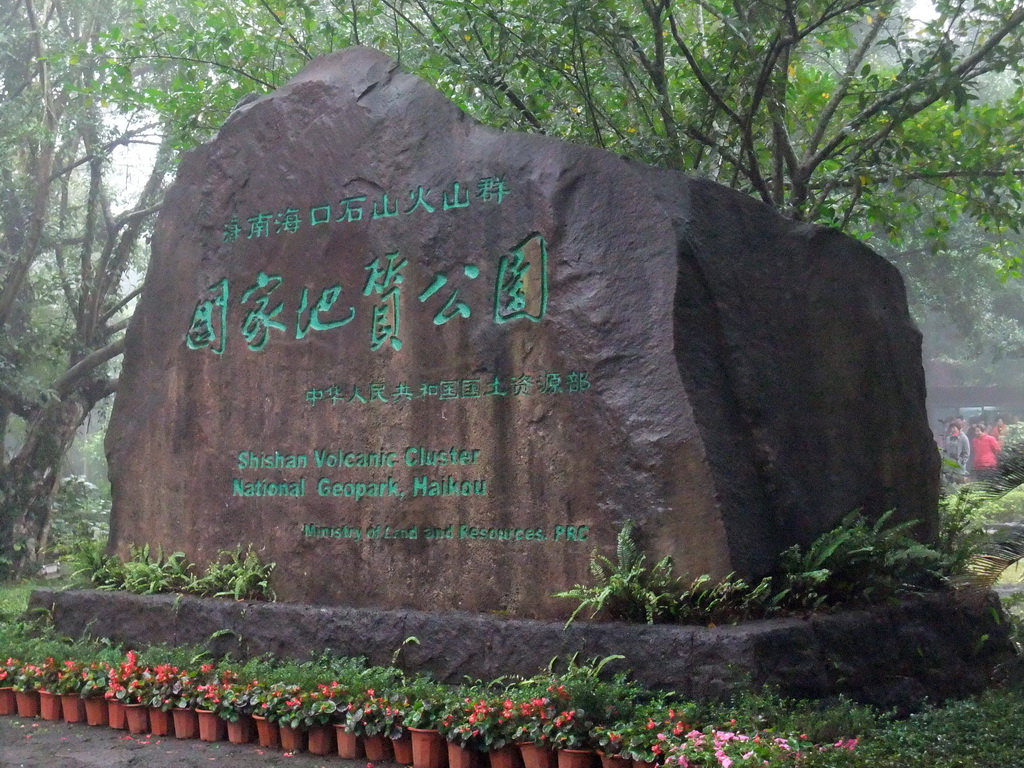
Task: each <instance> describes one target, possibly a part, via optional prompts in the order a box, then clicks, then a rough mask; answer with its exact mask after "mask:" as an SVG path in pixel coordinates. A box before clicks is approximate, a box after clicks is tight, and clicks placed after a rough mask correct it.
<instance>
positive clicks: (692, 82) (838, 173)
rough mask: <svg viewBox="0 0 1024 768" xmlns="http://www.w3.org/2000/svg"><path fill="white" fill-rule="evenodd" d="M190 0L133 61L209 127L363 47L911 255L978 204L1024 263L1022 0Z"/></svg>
mask: <svg viewBox="0 0 1024 768" xmlns="http://www.w3.org/2000/svg"><path fill="white" fill-rule="evenodd" d="M175 7H176V8H177V9H178V15H175V16H172V17H170V18H169V17H168V14H167V12H166V8H162V7H160V6H154V5H153V4H149V5H147V11H146V12H145V15H144V16H142V17H140V19H139V20H138V21H137V23H136V26H135V28H134V29H133V31H132V35H131V40H130V42H131V45H129V47H128V48H123V47H122V49H121V50H122V57H121V58H120V62H121V64H122V65H123V66H125V67H132V66H138V65H139V64H140V63H143V62H145V63H146V64H147V66H148V65H149V64H151V63H152V62H153V61H155V60H160V61H164V62H174V63H175V65H176V66H177V67H178V68H179V71H180V72H186V71H187V73H188V75H189V81H190V82H198V83H201V84H202V87H203V88H204V90H205V92H206V97H207V98H206V99H205V100H204V101H203V102H202V104H203V108H201V109H195V108H194V107H197V106H198V104H197V100H196V98H195V90H191V89H188V88H185V89H184V90H183V91H182V92H176V93H174V94H168V95H160V96H159V99H160V100H161V103H160V104H159V105H157V106H159V107H160V108H162V109H165V110H168V111H169V113H170V114H175V115H176V122H177V124H179V125H186V124H188V126H189V127H190V128H192V129H196V128H199V127H204V128H205V129H206V131H208V130H210V129H211V128H212V127H213V126H214V125H215V124H219V122H220V119H221V118H222V117H223V116H224V115H225V110H226V109H227V108H229V107H230V104H233V103H234V101H236V100H237V99H238V98H239V97H240V96H242V95H243V94H244V93H245V92H246V91H247V90H250V89H255V90H266V89H269V88H272V87H275V86H276V85H278V84H279V83H280V82H281V80H282V79H283V78H284V76H285V75H288V74H290V73H292V72H293V71H294V70H295V69H296V68H297V67H298V66H299V64H300V63H302V62H303V61H304V60H306V59H308V58H310V57H312V56H314V55H316V54H319V53H324V52H327V51H329V50H332V49H334V48H336V47H339V46H342V45H347V44H354V43H363V44H367V43H368V44H371V45H375V46H377V47H380V48H382V49H384V50H385V51H387V52H389V53H391V54H392V55H394V56H396V57H398V58H399V59H400V60H401V61H402V62H403V64H404V65H405V66H406V67H408V68H410V69H412V70H413V71H416V72H418V73H419V74H421V75H423V76H425V77H426V78H427V79H428V80H430V81H431V82H435V83H437V84H438V86H439V87H440V88H442V90H444V91H446V92H447V93H448V94H449V95H450V96H451V97H452V98H453V99H455V100H456V101H457V102H460V103H461V104H462V105H463V106H464V107H466V108H467V109H468V110H469V111H470V112H471V113H473V114H475V115H476V116H478V117H479V118H480V119H482V120H483V121H485V122H488V123H492V124H496V125H499V126H508V127H515V128H517V129H521V130H528V131H538V132H544V133H549V134H552V135H557V136H560V137H563V138H567V139H569V140H572V141H577V142H582V143H589V144H593V145H595V146H600V147H605V148H608V149H611V150H614V151H617V152H621V153H623V154H625V155H629V156H632V157H636V158H638V159H642V160H645V161H648V162H653V163H655V164H660V165H665V166H669V167H673V168H678V169H682V170H687V171H691V172H695V173H697V174H700V175H702V176H707V177H711V178H715V179H717V180H719V181H721V182H722V183H724V184H727V185H729V186H733V187H735V188H738V189H742V190H744V191H746V192H748V193H750V194H752V195H754V196H756V197H758V198H760V199H761V200H762V201H763V202H765V203H766V204H768V205H770V206H772V207H774V208H776V209H778V210H779V211H780V212H782V213H783V214H785V215H787V216H790V217H792V218H794V219H797V220H802V221H813V222H817V223H821V224H826V225H831V226H835V227H838V228H840V229H843V230H846V231H848V232H850V233H851V234H855V235H857V236H860V237H870V236H876V237H882V238H884V239H889V240H890V241H892V242H893V243H894V244H895V245H897V246H900V245H902V239H901V238H902V235H903V233H904V231H905V228H906V227H907V225H908V224H910V223H912V222H917V221H919V220H920V219H921V218H922V217H927V218H929V219H934V220H935V222H937V227H939V228H941V226H942V223H943V222H946V223H948V222H950V221H953V220H956V219H957V218H959V217H961V216H966V217H969V218H970V220H971V221H972V222H974V223H975V224H976V225H977V226H979V227H981V228H983V230H984V231H985V232H987V233H988V234H989V235H990V238H989V241H990V243H991V244H992V247H996V246H998V247H999V248H1001V249H1002V253H1003V270H1004V276H1006V275H1010V274H1019V272H1020V267H1021V261H1020V247H1019V245H1017V244H1016V242H1015V241H1014V240H1013V239H1006V238H1005V237H1004V235H1005V234H1006V233H1008V232H1016V231H1017V228H1018V226H1019V224H1018V221H1019V219H1020V208H1021V193H1022V186H1021V184H1022V176H1024V171H1022V170H1021V168H1022V167H1024V162H1022V161H1024V88H1022V86H1024V80H1022V74H1024V36H1022V35H1021V29H1022V24H1024V4H1022V3H1021V1H1020V0H976V1H974V0H960V1H953V0H940V1H939V2H936V3H935V4H934V12H935V15H934V17H933V18H932V19H931V20H929V21H927V22H925V21H915V20H914V19H912V18H911V17H910V15H909V11H908V7H907V5H905V4H903V3H901V2H900V1H899V0H883V1H882V2H879V1H878V0H809V1H808V2H802V3H796V2H793V0H782V1H781V2H775V1H774V0H754V2H744V3H738V2H731V1H729V0H698V2H696V3H694V4H689V3H687V4H682V3H673V2H672V0H599V1H598V2H594V1H593V0H572V1H571V2H568V3H564V2H548V1H547V0H500V2H499V1H497V0H465V1H463V2H457V3H456V2H432V1H431V0H363V1H362V2H359V3H356V2H354V1H353V2H350V3H347V4H345V3H341V2H338V1H337V0H335V2H327V1H321V2H309V1H308V0H285V1H284V2H280V3H274V4H270V3H268V2H266V1H265V0H214V2H208V1H207V0H193V2H192V4H189V3H187V2H182V3H175ZM179 21H180V22H184V23H183V27H184V28H185V31H184V33H180V34H176V33H174V32H172V27H173V26H174V25H176V24H177V23H178V22H179ZM124 41H125V40H124V39H122V38H121V36H120V31H119V32H118V43H119V45H121V44H122V43H123V42H124ZM183 93H184V94H187V95H186V98H185V99H181V98H179V97H180V96H181V95H182V94H183ZM979 96H982V97H983V98H979ZM150 103H152V102H150ZM185 114H189V115H193V116H199V118H198V119H199V121H201V123H200V122H197V121H196V120H195V119H193V121H192V122H191V123H188V121H187V120H186V119H185ZM201 124H202V125H201ZM204 135H205V134H204V132H203V131H194V130H193V132H192V135H191V138H192V140H196V139H200V138H203V137H204ZM922 200H925V201H926V203H927V205H928V210H923V207H922Z"/></svg>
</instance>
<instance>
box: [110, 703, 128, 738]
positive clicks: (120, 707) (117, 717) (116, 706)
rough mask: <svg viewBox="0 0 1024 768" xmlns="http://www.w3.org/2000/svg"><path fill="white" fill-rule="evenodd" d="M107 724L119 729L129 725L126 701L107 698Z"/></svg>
mask: <svg viewBox="0 0 1024 768" xmlns="http://www.w3.org/2000/svg"><path fill="white" fill-rule="evenodd" d="M107 724H108V725H109V726H110V727H111V728H113V729H115V730H118V731H123V730H124V729H125V728H127V727H128V721H127V719H126V718H125V714H124V702H123V701H117V700H116V699H107Z"/></svg>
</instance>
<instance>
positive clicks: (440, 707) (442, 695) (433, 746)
mask: <svg viewBox="0 0 1024 768" xmlns="http://www.w3.org/2000/svg"><path fill="white" fill-rule="evenodd" d="M403 693H404V695H405V702H404V704H405V706H404V709H403V712H402V723H403V725H404V727H405V728H406V729H407V730H408V731H409V733H410V734H411V735H412V764H413V768H441V766H442V764H443V763H444V760H445V757H446V756H447V744H446V743H445V740H444V739H443V738H442V736H441V733H440V731H438V725H439V723H440V721H441V718H442V717H443V716H444V712H445V708H446V707H447V704H448V698H449V696H450V695H451V694H450V692H449V689H448V686H445V685H442V684H440V683H437V682H434V681H433V680H431V679H430V678H429V677H426V676H422V675H420V676H417V677H415V678H413V679H412V680H411V681H409V682H407V683H406V684H405V685H404V686H403Z"/></svg>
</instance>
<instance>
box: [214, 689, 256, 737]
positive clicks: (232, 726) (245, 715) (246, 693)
mask: <svg viewBox="0 0 1024 768" xmlns="http://www.w3.org/2000/svg"><path fill="white" fill-rule="evenodd" d="M258 690H259V689H258V686H257V684H256V682H255V681H252V682H248V683H243V682H241V681H240V680H235V681H234V682H231V683H226V684H222V685H221V698H220V703H219V704H218V705H217V709H216V712H217V716H218V717H219V718H220V719H221V720H223V721H224V722H226V723H227V731H228V741H230V742H231V743H232V744H247V743H249V742H250V741H252V739H253V735H254V733H255V731H256V726H255V722H254V721H253V719H252V713H253V710H254V709H255V708H256V698H257V691H258Z"/></svg>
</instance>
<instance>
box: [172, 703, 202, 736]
mask: <svg viewBox="0 0 1024 768" xmlns="http://www.w3.org/2000/svg"><path fill="white" fill-rule="evenodd" d="M171 717H172V718H173V719H174V738H176V739H195V738H198V737H199V717H198V716H197V715H196V711H195V710H194V709H175V710H172V712H171Z"/></svg>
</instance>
